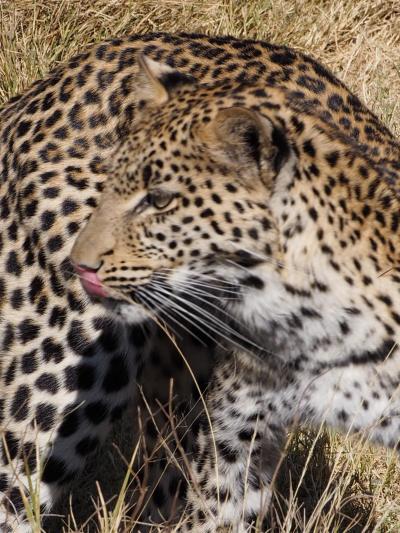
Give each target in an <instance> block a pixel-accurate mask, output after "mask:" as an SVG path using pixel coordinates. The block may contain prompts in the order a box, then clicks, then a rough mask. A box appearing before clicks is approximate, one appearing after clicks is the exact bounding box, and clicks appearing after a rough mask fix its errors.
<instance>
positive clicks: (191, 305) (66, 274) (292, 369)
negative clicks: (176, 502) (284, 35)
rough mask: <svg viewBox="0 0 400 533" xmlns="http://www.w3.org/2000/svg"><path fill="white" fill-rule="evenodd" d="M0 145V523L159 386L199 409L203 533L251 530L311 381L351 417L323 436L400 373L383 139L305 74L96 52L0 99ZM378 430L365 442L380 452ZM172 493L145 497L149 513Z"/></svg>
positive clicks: (166, 48)
mask: <svg viewBox="0 0 400 533" xmlns="http://www.w3.org/2000/svg"><path fill="white" fill-rule="evenodd" d="M0 143H1V144H0V154H1V162H0V175H1V185H0V218H1V220H2V232H1V239H0V254H1V257H2V259H3V260H2V262H1V264H2V271H1V274H0V296H1V297H0V302H1V320H0V338H1V358H0V379H1V382H2V386H1V398H0V415H1V416H0V425H1V434H2V443H1V451H2V453H1V459H0V495H1V501H0V529H1V531H19V532H23V531H30V530H31V529H32V523H34V522H35V520H36V519H37V516H36V515H35V514H34V512H33V511H32V509H37V508H38V506H37V505H33V504H35V503H39V506H40V512H41V513H42V514H43V515H45V514H46V513H49V512H50V510H51V509H52V508H53V506H54V504H55V502H56V501H57V499H59V498H60V496H61V494H63V492H64V491H65V490H66V489H67V487H68V486H69V484H70V482H71V481H72V480H73V479H74V478H76V476H78V475H79V472H80V471H81V469H82V468H83V466H84V464H85V462H86V460H87V458H88V457H89V456H90V455H91V454H92V453H93V452H94V450H95V449H96V448H97V447H98V445H100V444H101V442H102V441H103V440H104V439H105V438H106V437H107V434H108V433H109V430H110V427H111V426H112V424H113V423H114V422H115V420H117V419H119V418H120V417H121V416H123V412H124V411H126V409H127V408H128V405H129V404H130V402H132V401H136V400H135V395H136V398H137V383H139V386H140V387H142V388H143V390H145V389H146V388H147V389H148V391H149V394H150V396H151V402H153V403H154V405H160V402H161V403H165V402H168V394H169V392H170V390H171V380H172V381H173V383H174V386H175V387H178V389H179V388H181V389H182V398H183V399H184V400H183V402H182V404H183V409H185V406H186V407H187V405H190V401H187V400H186V399H187V398H190V399H191V398H192V397H196V394H197V397H198V398H200V402H202V401H204V404H205V405H204V416H205V418H206V421H207V422H208V426H209V427H208V430H207V424H206V423H204V420H203V418H204V417H203V416H202V417H200V418H197V417H195V418H196V422H199V423H198V424H197V429H196V430H194V431H193V439H194V447H193V451H192V453H191V455H190V457H191V458H192V460H193V466H194V468H193V469H190V473H191V474H192V476H194V478H193V479H194V481H196V480H198V484H197V485H198V487H200V490H196V491H195V492H193V491H194V489H195V487H196V483H189V485H190V487H189V489H188V494H187V498H186V503H185V504H184V507H185V506H186V507H185V515H187V516H188V518H187V520H186V522H185V525H184V526H183V527H184V528H188V529H194V530H196V531H214V530H217V529H218V528H225V529H229V528H238V527H242V525H241V523H249V524H252V523H253V522H254V520H255V519H254V516H256V515H257V516H262V511H263V510H265V508H266V507H267V506H268V501H269V494H270V488H269V482H270V477H271V472H272V469H273V465H272V462H273V461H272V460H271V457H272V456H274V457H275V456H277V455H278V451H279V445H278V441H279V442H280V439H283V433H285V430H286V428H287V427H288V425H289V424H290V422H291V421H292V419H293V418H296V420H297V418H298V419H300V418H301V416H300V413H305V414H304V416H303V418H304V417H306V414H307V417H308V419H309V418H312V419H313V420H314V421H317V419H318V417H319V416H322V415H321V410H322V403H323V402H320V403H318V405H317V406H315V405H313V404H312V402H313V401H315V398H317V396H318V395H317V392H318V391H320V390H321V389H323V388H324V387H325V389H324V390H325V392H326V391H327V390H328V387H330V389H335V390H336V388H337V389H338V396H340V398H341V400H340V401H342V402H343V404H344V406H343V408H341V409H340V417H338V420H336V418H335V417H336V410H335V408H334V407H332V409H331V410H330V411H329V412H330V413H331V414H332V418H333V419H334V422H335V423H336V422H338V421H340V423H341V424H342V425H343V426H346V427H348V426H352V420H353V411H355V410H356V407H355V406H356V405H357V399H360V398H362V400H363V401H362V404H363V410H362V414H363V419H362V420H361V419H360V420H359V421H358V423H359V426H360V427H361V425H362V424H361V422H362V423H363V425H366V424H367V423H368V421H370V420H372V419H373V420H375V419H377V418H379V416H380V415H379V413H381V412H382V411H383V410H384V407H385V405H386V404H387V403H388V402H389V399H388V397H387V396H388V394H389V392H390V391H391V390H392V389H393V390H394V385H395V383H394V382H395V381H396V377H395V372H394V370H395V368H396V361H397V357H396V350H395V349H394V350H392V351H391V352H390V357H389V358H388V360H387V361H386V355H387V354H386V351H387V348H388V346H389V344H390V342H391V341H392V340H393V339H395V338H396V324H397V318H398V314H397V312H396V307H395V303H394V302H393V298H391V297H390V296H389V294H388V293H393V291H394V290H395V288H396V286H395V284H396V283H397V275H396V268H395V266H393V268H392V269H391V267H390V266H389V265H392V264H393V263H394V262H395V255H396V252H395V250H396V247H395V235H396V229H397V223H398V219H397V213H396V211H395V205H396V191H395V185H394V184H395V178H396V175H397V172H398V161H399V158H398V153H399V152H398V144H397V141H396V140H395V139H394V137H393V136H392V134H391V133H390V132H389V130H388V129H387V128H385V127H384V126H383V125H382V124H381V122H380V121H379V120H378V119H377V117H375V115H374V114H372V113H371V112H370V111H369V110H368V109H367V108H366V107H365V106H364V105H363V104H362V102H361V101H360V100H359V99H358V98H357V97H356V96H354V95H353V94H352V93H351V92H350V91H349V90H348V89H347V87H346V86H345V85H344V84H343V83H342V82H340V81H339V80H338V79H337V78H336V77H335V76H333V75H332V74H331V73H330V72H329V70H327V69H326V68H325V67H323V66H322V65H320V64H319V63H318V62H317V61H315V60H314V59H313V58H311V57H309V56H307V55H305V54H303V53H301V52H298V51H296V50H293V49H290V48H287V47H285V46H279V45H271V44H269V43H266V42H263V41H256V40H251V39H237V38H235V37H230V36H220V37H210V36H204V35H199V34H168V33H152V34H145V35H140V34H135V35H130V36H129V35H128V36H126V37H123V38H117V39H111V40H109V41H105V42H102V43H98V44H95V45H93V46H92V47H90V48H89V49H87V50H86V51H84V52H83V53H81V54H79V55H77V56H74V57H73V58H71V59H70V60H69V61H67V62H65V63H63V64H61V65H58V66H56V67H55V69H53V70H52V71H51V72H50V73H49V74H48V75H47V76H46V77H45V78H44V79H42V80H39V81H37V82H35V83H34V84H33V85H32V86H31V87H30V88H28V89H27V90H26V91H25V92H24V93H23V94H21V95H18V96H16V97H14V98H12V99H11V100H10V101H9V102H8V103H7V104H5V106H4V107H3V108H2V109H1V110H0ZM278 178H279V179H278ZM157 183H158V185H157V186H156V187H155V184H157ZM275 184H276V185H275ZM161 185H162V186H161ZM150 186H151V190H150ZM275 189H276V190H275ZM325 215H326V216H325ZM367 221H368V223H367ZM117 243H118V246H117ZM357 253H359V254H360V257H361V258H362V260H361V258H360V259H357V258H356V254H357ZM221 258H222V261H221ZM317 260H319V261H320V266H322V267H323V268H322V269H321V268H316V267H315V261H317ZM156 274H157V275H156ZM150 278H154V280H153V282H154V283H156V284H157V286H158V292H157V291H155V290H150V291H149V290H148V289H146V290H145V287H146V285H149V286H150V287H151V284H150V283H149V280H150ZM139 285H140V286H141V289H140V290H139V288H138V286H139ZM378 285H379V288H378ZM361 288H362V291H365V294H362V295H361V294H360V291H361ZM357 291H359V292H357ZM165 324H166V325H167V326H168V327H167V328H166V327H165ZM166 329H167V331H166ZM170 331H172V332H173V335H174V337H173V339H171V336H170ZM363 334H365V336H368V339H369V341H370V344H371V346H370V347H369V348H368V349H366V348H365V347H364V349H363V351H362V353H359V352H360V343H361V342H362V340H363ZM172 341H173V342H172ZM379 343H381V344H379ZM378 345H379V346H378ZM335 346H339V347H340V349H341V351H342V352H343V353H339V354H336V352H335V357H334V358H332V353H333V351H334V349H335ZM181 347H184V348H183V349H181ZM300 350H301V351H300ZM357 354H358V355H357ZM182 360H184V364H182ZM255 361H256V363H255ZM390 365H392V366H393V371H391V370H388V369H389V366H390ZM331 367H332V368H331ZM242 369H243V370H242ZM328 370H329V371H330V373H328ZM221 372H222V374H221ZM341 372H342V373H344V374H345V377H346V379H348V381H349V386H348V387H346V390H345V392H343V398H342V396H341V390H342V389H341V388H340V385H339V378H338V376H339V374H340V373H341ZM346 372H347V374H346ZM310 375H312V376H313V383H312V384H311V385H310V386H308V387H307V389H306V392H305V393H304V394H303V395H301V387H302V384H303V383H305V382H307V379H308V377H309V376H310ZM221 376H222V377H221ZM320 376H322V377H323V379H324V380H325V383H324V384H323V385H321V386H319V387H317V386H316V381H317V378H319V377H320ZM325 376H326V377H325ZM329 376H330V377H329ZM332 376H333V377H332ZM335 376H336V378H335ZM355 376H356V377H355ZM322 377H321V379H322ZM370 379H374V380H375V381H374V383H375V382H377V384H376V387H375V388H374V387H373V386H372V387H371V386H369V385H367V383H368V380H370ZM354 383H357V384H358V385H357V386H356V385H354ZM268 384H269V385H268ZM193 385H194V386H193ZM353 385H354V386H353ZM246 387H247V391H246ZM330 389H329V390H330ZM353 389H354V390H353ZM203 390H204V391H206V392H207V394H206V395H205V396H204V394H203ZM383 390H385V394H383V392H382V391H383ZM313 391H314V395H313V394H312V392H313ZM371 391H372V392H371ZM370 392H371V394H375V395H377V396H373V397H372V398H369V399H368V400H367V396H368V395H369V394H370ZM345 393H346V394H347V395H349V394H350V396H349V397H348V396H344V394H345ZM364 396H365V398H364ZM391 396H392V395H391ZM160 398H161V400H160ZM204 398H205V399H204ZM256 398H258V399H256ZM296 398H300V399H301V402H300V404H301V405H300V407H299V406H297V405H296V401H297V400H296ZM325 399H326V398H325ZM364 400H365V401H364ZM299 401H300V400H299ZM227 402H228V403H229V409H228V410H227V409H226V405H227ZM297 403H299V402H297ZM252 405H254V406H255V407H254V410H252ZM295 405H296V410H295V411H296V416H294V417H293V416H292V415H293V409H294V406H295ZM265 406H267V409H266V410H265V409H264V407H265ZM302 406H303V407H302ZM351 407H352V408H354V409H353V411H351V409H350V408H351ZM190 409H191V408H190ZM190 409H189V410H190ZM250 411H252V412H250ZM267 415H268V416H267ZM394 416H395V415H394V414H393V417H394ZM307 417H306V418H307ZM393 417H392V416H391V415H390V416H388V417H386V418H385V421H386V425H385V427H383V424H382V423H380V425H379V427H378V429H377V430H376V432H375V433H374V436H375V437H374V438H375V439H376V440H381V441H382V442H383V443H384V444H388V445H391V443H392V441H393V439H394V436H393V435H392V434H391V431H392V429H393V428H394V423H393V424H391V419H392V418H393ZM214 418H215V420H214ZM339 419H340V420H339ZM272 421H274V422H272ZM153 422H154V420H153V418H151V420H150V423H149V424H146V425H145V432H146V437H147V438H148V440H149V442H152V441H153V440H154V439H155V438H156V436H157V435H156V434H157V431H156V430H157V427H155V425H154V423H153ZM215 424H217V428H219V430H218V431H219V432H218V431H217V432H215V430H213V431H211V429H210V428H211V426H214V425H215ZM336 425H337V424H336ZM190 427H191V423H190V424H188V428H187V429H185V432H187V431H189V429H190ZM253 427H258V431H259V432H260V435H261V432H263V433H264V436H266V435H267V434H269V436H270V438H269V439H268V438H266V439H261V437H260V438H258V436H257V435H255V436H254V438H253V436H251V437H250V433H251V431H252V428H253ZM221 433H222V435H221ZM256 437H257V438H256ZM261 441H263V442H264V444H263V450H265V449H268V448H269V449H270V453H269V454H267V455H268V456H269V459H270V460H271V463H270V464H269V466H268V467H267V468H266V469H262V472H263V474H262V476H261V479H259V476H257V475H256V474H255V473H254V472H253V471H254V470H256V471H257V472H260V471H261V470H260V469H259V468H256V463H257V462H259V460H260V457H261V455H262V454H261ZM210 443H211V444H212V445H211V444H210ZM249 450H251V451H252V453H251V457H254V461H255V464H254V465H253V464H251V465H249V467H251V471H252V472H253V474H251V475H250V480H251V482H252V485H251V491H252V492H251V498H250V500H251V501H250V503H249V504H247V503H246V505H244V504H245V500H246V501H247V498H245V497H244V486H245V485H246V483H245V480H244V478H243V475H242V474H243V471H244V470H243V469H242V466H243V462H244V461H245V462H246V465H247V463H248V456H249V455H248V452H249ZM257 455H258V459H257ZM168 457H170V456H169V455H168ZM216 458H218V459H219V462H218V464H217V463H216V462H215V461H216ZM167 462H168V461H167ZM161 463H162V465H163V466H162V468H163V467H164V465H165V461H162V462H161V461H160V464H161ZM217 466H218V468H217ZM228 467H229V468H228ZM192 470H193V472H192ZM247 470H248V469H247ZM247 470H246V471H247ZM264 472H265V475H264ZM155 477H157V476H155ZM190 479H191V478H190ZM217 480H218V482H217ZM221 483H222V484H221ZM258 483H259V484H258ZM178 485H179V481H178V482H177V481H176V478H175V477H173V478H170V479H169V478H168V477H167V479H166V480H165V484H164V485H162V486H161V488H160V487H157V488H156V489H155V490H154V491H153V490H150V493H154V496H155V498H154V500H155V501H154V504H153V502H150V503H149V505H150V507H151V511H150V517H151V519H152V520H153V519H155V520H156V519H157V518H160V517H161V518H162V517H163V516H165V514H164V511H162V509H163V503H165V502H166V501H167V503H168V498H170V499H173V498H172V496H173V494H174V491H175V489H176V487H177V486H178ZM192 485H193V487H192ZM183 492H184V491H183ZM264 493H265V494H266V496H265V497H264ZM215 494H216V497H214V496H215ZM221 494H223V497H221ZM259 495H261V496H260V498H258V496H259ZM182 496H183V497H184V496H185V495H184V494H183V495H182ZM242 503H243V505H242ZM221 506H222V512H221V513H217V512H216V507H218V508H220V507H221ZM242 508H243V509H242ZM241 509H242V510H243V512H241ZM157 514H158V515H159V516H156V515H157ZM217 514H218V516H217ZM239 514H240V516H239ZM242 515H243V516H242ZM250 515H251V516H250ZM252 517H253V518H252ZM257 519H258V518H257Z"/></svg>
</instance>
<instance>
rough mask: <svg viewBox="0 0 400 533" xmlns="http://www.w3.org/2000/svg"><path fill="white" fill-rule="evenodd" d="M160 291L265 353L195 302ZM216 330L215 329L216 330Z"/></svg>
mask: <svg viewBox="0 0 400 533" xmlns="http://www.w3.org/2000/svg"><path fill="white" fill-rule="evenodd" d="M158 290H161V291H162V292H163V293H164V294H166V295H167V296H168V298H174V299H175V300H179V301H181V302H183V303H184V304H185V305H189V306H190V307H191V308H192V309H194V310H196V311H199V312H200V315H203V317H205V318H206V319H209V320H210V322H211V324H213V323H216V324H217V325H218V326H220V327H221V328H222V329H223V330H224V331H226V333H229V334H231V335H232V336H233V337H236V338H238V339H240V340H242V341H243V342H245V343H246V344H250V345H252V346H254V347H255V348H257V349H258V350H260V351H262V352H265V351H266V350H265V349H264V348H263V347H261V346H259V345H258V344H256V343H254V342H253V341H251V340H250V339H248V338H246V337H244V336H243V335H241V334H240V333H238V332H237V331H235V330H234V329H232V328H230V327H229V326H228V325H227V324H225V323H224V322H223V321H222V320H220V319H219V318H217V317H216V316H214V315H212V314H211V313H208V312H207V311H206V310H205V309H203V308H201V307H200V306H198V305H196V304H194V303H193V302H190V301H187V300H185V299H184V298H181V297H180V296H178V295H176V294H171V293H170V292H169V291H167V290H165V289H162V288H160V287H159V288H158ZM207 304H208V305H210V303H209V302H207ZM214 307H215V308H216V309H218V311H221V310H220V308H218V307H217V306H214ZM225 314H226V315H227V316H228V317H229V318H231V319H233V317H231V316H230V315H229V314H228V313H226V312H225ZM196 318H197V319H199V318H198V317H196ZM206 325H207V326H208V327H211V326H210V324H208V323H206ZM214 330H215V328H214ZM216 332H217V333H218V335H220V336H222V333H221V332H220V331H216ZM225 339H227V340H229V341H230V342H234V343H235V344H237V345H238V346H239V347H240V348H242V349H243V348H244V346H242V345H241V344H238V343H237V342H236V341H234V340H233V339H230V338H229V337H225Z"/></svg>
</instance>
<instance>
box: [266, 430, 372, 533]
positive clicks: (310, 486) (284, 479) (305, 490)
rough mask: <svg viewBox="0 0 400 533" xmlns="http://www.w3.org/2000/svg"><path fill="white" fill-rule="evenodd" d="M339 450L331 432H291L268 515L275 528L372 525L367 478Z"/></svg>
mask: <svg viewBox="0 0 400 533" xmlns="http://www.w3.org/2000/svg"><path fill="white" fill-rule="evenodd" d="M338 453H339V452H338V451H337V450H336V449H333V447H332V439H331V438H330V436H329V435H328V434H327V433H322V434H320V435H317V434H316V433H313V432H312V431H307V430H306V431H299V432H298V433H296V434H295V435H294V436H293V437H292V439H291V442H290V446H289V449H288V452H287V456H286V457H285V460H284V461H283V463H282V465H281V468H280V470H279V473H278V476H277V482H276V486H275V494H274V499H273V505H272V509H271V513H270V516H269V517H268V521H269V528H270V529H269V531H270V532H271V533H272V532H273V533H278V532H281V531H285V532H289V531H290V532H293V533H300V532H301V533H303V532H305V531H307V532H310V533H311V532H314V531H319V532H328V531H338V532H340V533H344V532H352V533H359V532H360V533H361V532H368V531H373V530H374V525H375V519H374V499H373V497H372V494H371V492H370V490H369V487H368V483H367V482H366V481H365V480H364V479H362V475H361V474H360V471H359V470H358V469H357V468H354V466H353V467H351V462H350V461H346V459H344V460H342V461H340V460H339V461H338V455H337V454H338ZM343 453H344V452H343Z"/></svg>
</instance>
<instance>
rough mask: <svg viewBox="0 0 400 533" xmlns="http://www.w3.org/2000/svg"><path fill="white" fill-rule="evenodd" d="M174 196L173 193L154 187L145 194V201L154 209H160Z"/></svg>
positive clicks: (166, 205) (167, 204)
mask: <svg viewBox="0 0 400 533" xmlns="http://www.w3.org/2000/svg"><path fill="white" fill-rule="evenodd" d="M174 198H175V193H173V192H170V191H164V190H162V189H156V190H154V191H151V192H149V193H148V195H147V202H148V203H149V204H150V205H151V206H153V207H155V208H156V209H159V210H162V209H165V208H166V207H168V206H169V204H170V203H171V202H172V200H173V199H174Z"/></svg>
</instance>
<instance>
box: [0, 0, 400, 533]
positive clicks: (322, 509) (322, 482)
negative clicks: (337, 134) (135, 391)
mask: <svg viewBox="0 0 400 533" xmlns="http://www.w3.org/2000/svg"><path fill="white" fill-rule="evenodd" d="M399 24H400V3H399V2H398V0H374V1H373V2H372V1H371V0H230V1H229V0H199V1H190V0H180V1H174V0H162V1H161V0H157V1H148V0H91V1H88V0H63V1H58V0H46V1H45V2H42V1H41V0H35V1H31V0H0V104H1V103H2V102H4V101H6V100H7V99H8V98H10V97H11V96H13V95H14V94H16V93H18V92H20V91H22V90H23V89H24V88H25V87H27V86H28V85H29V84H30V83H31V82H32V81H33V80H35V79H37V78H39V77H42V76H43V75H45V74H46V72H47V71H48V70H49V69H50V68H51V67H52V66H54V65H56V64H57V63H58V62H60V61H62V60H63V59H65V58H67V57H70V56H71V55H73V54H74V53H75V52H77V51H80V50H82V48H84V47H85V46H86V45H89V44H91V43H93V42H97V41H100V40H102V39H104V38H108V37H111V36H116V35H123V34H126V33H133V32H146V31H155V30H162V31H170V32H174V31H189V32H202V33H207V34H227V33H229V34H233V35H235V36H242V37H253V38H261V39H265V40H268V41H271V42H274V43H280V44H286V45H289V46H293V47H296V48H298V49H300V50H302V51H305V52H307V53H311V54H313V55H314V56H315V57H316V58H317V59H319V60H320V61H322V62H323V63H324V64H326V65H327V66H329V67H330V68H331V69H332V70H333V71H334V72H335V73H336V74H337V75H338V76H339V77H340V78H341V79H342V80H344V81H345V82H346V83H347V84H348V85H349V86H350V87H351V88H352V89H353V90H354V91H355V92H356V93H357V94H358V95H359V96H360V97H361V98H362V99H363V100H364V101H365V102H366V103H367V105H368V106H369V107H370V108H371V109H373V110H374V111H375V112H376V113H377V114H378V116H379V117H380V118H381V119H382V120H383V122H384V123H385V124H386V125H388V126H389V127H390V128H391V129H392V130H393V131H394V132H395V133H399V132H400V120H399V119H400V105H399V99H398V96H399V87H400V59H399V58H400V34H399V32H398V28H399ZM129 423H130V420H129V417H127V419H126V420H125V423H124V427H123V428H119V429H118V430H117V431H116V434H119V433H121V432H123V434H125V435H126V438H123V439H122V444H123V446H124V449H125V452H126V453H128V454H129V451H130V450H132V442H131V439H130V438H129ZM119 442H120V443H121V439H119ZM120 445H121V444H120ZM105 455H106V458H107V462H105V460H104V453H103V455H102V459H101V463H102V468H100V471H101V472H100V473H101V475H100V489H99V490H100V491H101V494H102V497H99V498H98V499H97V501H96V506H97V507H95V508H93V506H92V505H91V504H90V497H89V496H90V495H92V496H95V494H96V485H95V480H94V479H93V476H92V478H91V480H90V482H88V483H86V484H84V487H83V488H82V485H83V483H82V482H81V481H80V482H79V483H78V484H77V486H76V487H75V488H74V490H73V493H72V495H73V509H74V512H75V515H76V517H77V522H76V523H74V520H73V519H70V520H69V524H66V526H65V532H69V533H72V531H74V532H83V531H87V527H88V526H87V524H88V523H89V522H90V521H91V523H92V524H96V523H97V526H96V525H95V526H93V527H94V530H97V531H101V532H102V533H103V532H104V533H109V532H110V533H111V532H112V531H116V530H117V527H118V525H120V524H122V523H123V522H124V523H125V524H126V526H127V527H128V528H130V527H131V526H132V516H129V517H128V516H126V513H125V508H124V505H123V498H122V495H123V492H124V490H125V489H126V487H123V489H122V491H121V492H120V493H119V492H118V491H119V490H120V489H121V479H123V471H124V470H125V469H126V467H125V463H124V461H123V460H121V458H120V455H121V454H120V452H119V450H118V449H117V448H116V447H114V446H113V445H112V443H110V445H109V447H108V449H107V452H106V454H105ZM93 464H96V460H94V461H93V462H92V465H91V470H92V471H93V470H94V468H93ZM89 472H90V469H89ZM289 473H290V475H289ZM89 477H90V476H89ZM277 487H278V491H277V494H278V495H277V498H276V502H275V510H274V512H273V516H272V520H271V522H272V524H271V528H272V531H285V532H292V531H293V532H294V531H302V532H303V531H304V532H314V531H318V532H320V531H321V532H331V531H339V532H345V531H352V532H356V531H357V532H361V531H368V532H369V531H380V532H381V531H382V532H383V531H385V532H386V531H399V530H400V491H399V488H400V469H399V465H398V463H397V462H396V458H395V457H394V456H393V455H392V454H390V453H388V452H386V451H384V450H377V449H372V448H370V447H368V446H366V445H364V444H361V443H360V442H359V441H358V440H357V439H354V438H352V439H348V438H343V437H340V436H338V435H334V434H327V433H325V432H322V431H320V432H317V433H315V434H310V433H304V432H300V433H298V434H295V435H293V438H292V439H291V441H290V444H289V447H288V454H287V457H286V459H285V460H284V462H283V464H282V467H281V470H280V473H279V479H278V483H277ZM83 496H85V497H83ZM108 500H111V503H110V505H109V508H108V509H109V510H110V509H111V512H110V511H107V510H106V506H105V504H104V505H103V504H102V501H108ZM96 509H97V510H96ZM113 509H114V511H112V510H113ZM85 519H87V520H88V522H87V523H86V522H85ZM96 519H97V522H96ZM99 524H100V525H99Z"/></svg>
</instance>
